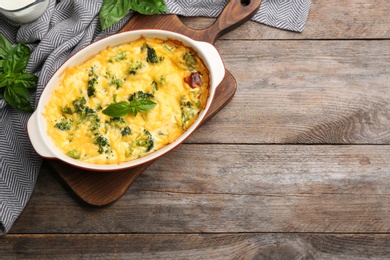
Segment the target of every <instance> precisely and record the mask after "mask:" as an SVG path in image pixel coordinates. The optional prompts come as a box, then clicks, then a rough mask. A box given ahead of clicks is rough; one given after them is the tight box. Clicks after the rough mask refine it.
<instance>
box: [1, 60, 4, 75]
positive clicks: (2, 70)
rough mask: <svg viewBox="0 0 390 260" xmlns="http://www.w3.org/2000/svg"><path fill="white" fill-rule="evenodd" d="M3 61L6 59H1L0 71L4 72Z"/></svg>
mask: <svg viewBox="0 0 390 260" xmlns="http://www.w3.org/2000/svg"><path fill="white" fill-rule="evenodd" d="M3 62H4V60H0V73H2V72H3Z"/></svg>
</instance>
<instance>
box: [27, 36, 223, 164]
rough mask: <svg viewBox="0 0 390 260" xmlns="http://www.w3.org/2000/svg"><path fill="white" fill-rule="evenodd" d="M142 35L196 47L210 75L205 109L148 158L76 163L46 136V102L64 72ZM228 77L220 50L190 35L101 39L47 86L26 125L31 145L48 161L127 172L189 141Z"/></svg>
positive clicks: (68, 64)
mask: <svg viewBox="0 0 390 260" xmlns="http://www.w3.org/2000/svg"><path fill="white" fill-rule="evenodd" d="M141 36H144V37H146V38H160V39H163V40H164V39H167V38H170V39H175V40H178V41H181V42H182V43H183V44H184V45H186V46H188V47H191V48H193V49H194V50H195V51H196V52H197V53H198V55H199V57H200V58H201V59H202V60H203V62H204V63H205V65H206V66H207V68H208V69H209V72H210V96H209V97H208V100H207V104H206V107H205V109H204V110H202V111H201V113H200V114H199V116H198V118H197V119H196V121H195V122H194V123H193V124H192V125H191V126H190V127H189V129H187V131H185V132H184V133H183V134H182V135H181V136H180V137H179V138H178V139H176V140H175V141H174V142H173V143H170V144H169V145H167V146H165V147H163V148H161V149H159V150H157V151H155V152H153V153H151V154H148V155H146V156H145V157H142V158H139V159H135V160H132V161H129V162H124V163H120V164H90V163H85V162H81V161H79V160H75V159H72V158H70V157H69V156H67V155H65V154H64V153H63V152H62V151H61V150H59V149H58V148H57V147H56V146H55V145H54V143H53V141H52V140H51V138H50V137H49V136H48V135H47V134H46V133H47V124H46V119H45V118H44V117H43V115H42V112H43V111H44V109H45V106H46V104H47V102H48V101H49V98H50V96H51V94H52V92H53V90H54V89H55V88H56V86H57V85H59V83H60V81H61V80H62V77H63V75H64V73H63V72H64V70H65V69H66V68H68V67H71V66H74V65H78V64H81V63H83V62H85V61H86V60H88V59H89V58H90V57H92V56H94V55H96V54H98V53H99V52H100V51H101V50H103V49H105V48H107V47H108V46H117V45H121V44H125V43H128V42H132V41H134V40H136V39H138V38H140V37H141ZM224 75H225V67H224V64H223V61H222V58H221V56H220V54H219V53H218V51H217V49H216V48H215V47H214V46H213V45H211V44H210V43H206V42H201V41H195V40H193V39H191V38H189V37H187V36H184V35H182V34H178V33H174V32H170V31H164V30H134V31H128V32H123V33H118V34H115V35H112V36H109V37H107V38H104V39H102V40H99V41H97V42H95V43H93V44H91V45H89V46H87V47H85V48H84V49H82V50H80V51H79V52H77V53H76V54H75V55H73V56H72V57H70V58H69V59H68V60H67V61H66V62H65V63H64V64H63V65H62V66H61V67H60V68H59V69H58V70H57V71H56V72H55V74H54V75H53V76H52V77H51V79H50V80H49V82H48V84H47V85H46V87H45V89H44V91H43V93H42V95H41V97H40V100H39V103H38V106H37V109H36V110H35V112H34V113H33V114H32V116H31V118H30V119H29V121H28V124H27V131H28V135H29V138H30V140H31V143H32V145H33V147H34V149H35V150H36V151H37V153H38V154H39V155H41V156H42V157H44V158H48V159H59V160H61V161H63V162H66V163H68V164H71V165H73V166H75V167H79V168H83V169H86V170H91V171H117V170H122V169H127V168H131V167H135V166H139V165H141V164H144V163H148V162H151V161H153V160H155V159H157V158H159V157H161V156H163V155H164V154H166V153H168V152H169V151H171V150H172V149H174V148H175V147H177V146H178V145H179V144H180V143H182V142H183V141H184V140H185V139H186V138H188V137H189V136H190V135H191V134H192V133H193V132H194V131H195V130H196V128H197V127H198V126H199V125H200V123H201V121H202V120H203V118H204V116H205V115H206V113H207V111H208V110H209V108H210V106H211V102H212V100H213V98H214V94H215V90H216V88H217V86H218V85H219V84H220V83H221V81H222V79H223V78H224Z"/></svg>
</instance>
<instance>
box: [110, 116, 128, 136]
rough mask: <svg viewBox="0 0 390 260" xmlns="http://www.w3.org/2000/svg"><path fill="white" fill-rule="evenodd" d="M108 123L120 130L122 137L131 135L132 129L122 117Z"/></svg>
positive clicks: (113, 118) (114, 118)
mask: <svg viewBox="0 0 390 260" xmlns="http://www.w3.org/2000/svg"><path fill="white" fill-rule="evenodd" d="M106 123H108V124H110V125H111V126H113V127H116V128H118V129H120V130H121V134H122V136H125V135H130V134H131V130H130V127H129V126H128V125H127V123H126V121H125V120H124V119H123V118H122V117H111V118H110V121H106Z"/></svg>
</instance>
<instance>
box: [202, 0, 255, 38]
mask: <svg viewBox="0 0 390 260" xmlns="http://www.w3.org/2000/svg"><path fill="white" fill-rule="evenodd" d="M260 4H261V0H231V1H229V2H228V4H227V5H226V6H225V8H224V9H223V10H222V12H221V14H220V15H219V17H218V18H217V20H216V21H215V22H214V23H213V24H212V25H211V26H209V27H207V28H206V29H203V30H200V32H199V33H198V36H199V38H200V39H199V40H203V41H206V42H209V43H212V44H214V43H215V41H216V40H217V39H218V38H219V37H221V36H222V35H224V34H226V33H228V32H230V31H232V30H234V29H235V28H237V27H239V26H240V25H242V24H243V23H245V22H246V21H248V20H249V19H251V18H252V16H254V15H255V14H256V13H257V11H258V10H259V8H260Z"/></svg>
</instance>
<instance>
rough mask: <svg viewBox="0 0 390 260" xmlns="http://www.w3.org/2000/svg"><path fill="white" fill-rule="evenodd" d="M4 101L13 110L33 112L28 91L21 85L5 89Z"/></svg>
mask: <svg viewBox="0 0 390 260" xmlns="http://www.w3.org/2000/svg"><path fill="white" fill-rule="evenodd" d="M4 99H5V101H7V103H8V104H10V105H11V106H12V107H14V108H17V109H20V110H23V111H28V112H30V111H32V110H33V109H32V107H31V103H30V95H29V93H28V90H27V89H26V88H25V87H24V86H22V85H13V86H8V87H6V88H5V91H4Z"/></svg>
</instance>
